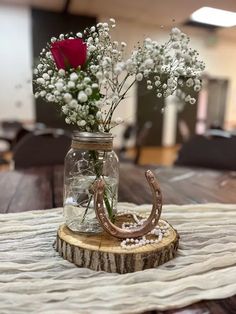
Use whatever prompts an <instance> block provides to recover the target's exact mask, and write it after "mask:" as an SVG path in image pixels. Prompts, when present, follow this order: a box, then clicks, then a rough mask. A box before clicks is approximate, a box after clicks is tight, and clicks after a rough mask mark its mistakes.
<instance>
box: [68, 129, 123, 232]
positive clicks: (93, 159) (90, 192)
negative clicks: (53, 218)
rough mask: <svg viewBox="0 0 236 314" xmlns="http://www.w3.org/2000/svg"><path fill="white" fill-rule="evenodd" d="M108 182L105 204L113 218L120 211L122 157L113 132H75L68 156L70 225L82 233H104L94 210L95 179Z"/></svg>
mask: <svg viewBox="0 0 236 314" xmlns="http://www.w3.org/2000/svg"><path fill="white" fill-rule="evenodd" d="M98 178H102V179H103V180H104V182H105V189H104V196H103V199H104V204H103V205H104V207H105V208H106V213H107V215H108V216H109V218H110V219H112V218H113V216H114V214H115V213H116V211H117V201H118V183H119V161H118V157H117V155H116V153H115V152H114V151H113V136H112V134H110V133H89V132H74V134H73V139H72V144H71V149H70V150H69V151H68V153H67V155H66V157H65V172H64V217H65V223H66V225H67V227H68V228H69V229H71V230H72V231H75V232H79V233H87V234H95V233H100V232H101V231H102V228H101V226H100V224H99V221H98V220H97V218H96V214H95V210H94V189H95V182H96V180H97V179H98Z"/></svg>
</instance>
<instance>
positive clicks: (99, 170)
mask: <svg viewBox="0 0 236 314" xmlns="http://www.w3.org/2000/svg"><path fill="white" fill-rule="evenodd" d="M90 155H91V157H92V159H93V162H94V171H95V174H96V179H98V178H100V177H101V176H102V165H99V163H98V153H97V152H96V151H94V150H91V151H90ZM103 199H104V203H105V206H106V209H107V213H108V216H109V218H110V219H111V220H112V219H113V214H112V207H111V205H110V203H109V200H108V196H107V187H106V184H105V190H104V194H103ZM89 203H90V202H89Z"/></svg>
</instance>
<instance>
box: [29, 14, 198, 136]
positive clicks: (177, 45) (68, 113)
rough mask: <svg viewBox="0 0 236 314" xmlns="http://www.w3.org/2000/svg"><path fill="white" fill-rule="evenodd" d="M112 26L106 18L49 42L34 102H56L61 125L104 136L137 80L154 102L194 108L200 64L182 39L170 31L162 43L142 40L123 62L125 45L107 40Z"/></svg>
mask: <svg viewBox="0 0 236 314" xmlns="http://www.w3.org/2000/svg"><path fill="white" fill-rule="evenodd" d="M115 26H116V25H115V20H114V19H110V21H109V23H98V24H97V25H96V27H95V26H93V27H91V28H87V29H85V31H84V32H83V33H80V32H79V33H77V34H75V35H74V34H72V33H70V34H65V35H64V34H61V35H60V36H59V38H55V37H53V38H51V43H48V44H47V47H46V48H45V49H43V50H42V52H41V53H40V63H39V64H38V66H37V67H36V68H35V70H34V75H35V79H34V83H35V97H42V98H44V99H45V100H47V101H49V102H54V103H57V104H58V105H59V106H60V107H61V110H62V113H63V114H64V115H65V121H66V123H68V124H74V125H77V127H78V129H79V130H80V131H87V132H98V131H99V132H110V130H111V129H112V128H113V127H114V126H116V125H117V124H120V123H122V119H121V118H118V119H116V120H115V121H113V114H114V112H115V110H116V108H117V106H118V105H119V104H120V102H121V101H122V100H123V99H124V98H125V97H126V96H127V93H128V91H129V90H130V88H131V87H132V86H133V85H134V84H135V83H136V82H138V81H142V80H145V81H146V83H147V89H148V90H154V92H155V93H156V96H157V97H168V96H170V95H176V96H178V97H180V98H181V99H182V100H183V101H185V102H187V103H190V104H194V103H195V101H196V100H195V99H194V98H193V97H192V96H191V92H193V91H196V92H198V91H199V90H200V89H201V79H200V76H201V73H202V71H203V70H204V63H203V62H202V61H200V60H199V59H198V53H197V51H196V50H194V49H192V48H190V47H189V37H188V36H187V35H185V34H184V33H182V32H181V31H180V30H179V29H178V28H173V29H172V30H171V32H170V36H169V39H168V41H167V42H166V43H164V44H159V43H157V42H156V41H153V40H151V39H150V38H146V39H145V40H144V41H143V42H142V43H138V44H137V46H136V47H135V48H134V49H133V51H132V52H131V55H130V56H129V57H128V58H126V43H125V42H121V43H118V42H117V41H112V38H111V34H110V33H111V30H112V28H114V27H115ZM184 85H185V86H186V87H187V88H188V89H189V94H186V93H184V92H183V91H182V87H183V86H184Z"/></svg>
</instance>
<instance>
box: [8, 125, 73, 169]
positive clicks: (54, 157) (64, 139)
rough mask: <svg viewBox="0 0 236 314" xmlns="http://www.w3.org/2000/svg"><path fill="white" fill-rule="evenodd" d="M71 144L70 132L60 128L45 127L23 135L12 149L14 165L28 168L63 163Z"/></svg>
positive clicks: (17, 167)
mask: <svg viewBox="0 0 236 314" xmlns="http://www.w3.org/2000/svg"><path fill="white" fill-rule="evenodd" d="M70 144H71V134H70V133H68V132H65V131H64V130H61V129H50V130H49V129H48V130H47V129H45V130H38V131H34V132H33V133H30V134H27V135H25V136H24V137H23V138H22V139H21V140H20V141H19V142H18V143H17V144H16V146H15V147H14V149H13V161H14V167H15V168H16V169H19V168H29V167H35V166H49V165H56V164H63V163H64V158H65V155H66V153H67V151H68V149H69V147H70Z"/></svg>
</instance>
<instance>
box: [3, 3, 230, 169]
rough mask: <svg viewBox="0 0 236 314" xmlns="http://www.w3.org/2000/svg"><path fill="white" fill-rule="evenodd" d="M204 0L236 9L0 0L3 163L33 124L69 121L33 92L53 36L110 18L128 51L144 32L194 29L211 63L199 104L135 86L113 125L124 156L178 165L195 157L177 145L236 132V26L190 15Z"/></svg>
mask: <svg viewBox="0 0 236 314" xmlns="http://www.w3.org/2000/svg"><path fill="white" fill-rule="evenodd" d="M205 6H209V7H214V8H218V9H223V10H228V11H232V12H236V1H235V0H224V1H220V0H210V1H203V0H198V1H195V0H180V1H171V0H165V1H163V0H155V1H154V0H145V1H143V0H129V1H127V0H99V1H98V0H5V1H3V0H0V43H1V48H0V64H1V67H0V68H1V72H0V95H1V97H0V124H1V127H0V139H1V141H0V157H1V164H2V165H3V166H2V167H8V166H9V162H10V161H11V159H12V156H13V155H12V152H13V153H14V149H15V147H17V146H16V145H18V142H19V141H20V140H22V138H23V137H24V136H25V135H26V134H28V133H29V132H32V130H33V131H35V130H38V131H40V130H43V129H51V130H55V129H56V130H58V129H59V130H64V129H66V128H67V126H66V124H65V123H64V119H63V117H61V115H60V112H59V111H58V109H57V108H56V107H55V106H54V105H53V104H51V103H44V102H43V101H42V100H40V99H37V100H35V99H34V97H33V93H32V69H33V66H34V64H36V63H37V57H38V55H39V53H40V51H41V50H42V48H44V47H45V45H46V43H47V42H48V41H49V40H50V38H51V37H52V36H58V35H59V34H61V33H66V32H69V31H72V32H78V31H82V30H83V29H84V28H85V27H87V26H92V25H95V24H96V23H97V22H99V21H106V20H108V19H109V18H111V17H113V18H115V19H116V24H117V27H116V28H115V29H114V31H113V39H114V40H118V41H125V42H126V43H127V46H128V51H127V52H129V50H132V49H133V47H134V45H135V43H137V41H141V40H143V39H144V38H145V37H150V38H152V39H154V40H157V41H159V42H162V41H165V40H166V39H167V37H168V33H169V31H170V29H171V28H172V27H179V28H181V30H182V31H184V32H186V33H187V34H188V35H189V36H190V38H191V43H190V45H191V46H192V47H193V48H195V49H197V50H198V51H199V53H200V58H201V59H202V60H203V61H204V62H205V64H206V70H205V73H204V77H203V82H204V86H203V89H202V90H201V92H200V93H198V94H196V98H197V103H196V104H195V105H189V104H188V105H186V106H183V104H181V103H178V102H177V100H176V99H175V98H168V99H167V100H165V103H164V100H162V99H157V98H156V97H155V95H153V94H152V93H151V92H148V91H147V90H146V87H145V86H144V85H143V84H139V85H136V86H134V88H133V89H132V90H131V92H130V94H129V97H127V98H126V99H125V101H124V102H123V104H122V105H121V106H119V107H118V110H117V112H116V116H120V117H122V118H124V123H123V124H122V125H120V126H118V127H117V128H116V129H114V133H115V134H116V138H115V147H116V149H117V151H118V152H119V154H120V158H121V159H122V160H130V161H131V162H135V163H138V164H158V165H172V164H173V163H174V162H175V161H176V160H177V163H178V162H179V164H181V163H183V164H184V163H186V164H188V162H186V161H185V162H182V161H183V159H184V158H182V159H181V158H180V157H181V156H180V157H178V152H179V151H181V149H182V153H183V149H184V151H185V145H190V144H189V141H190V139H193V138H194V139H195V138H196V137H197V139H199V138H201V139H202V138H204V139H207V140H209V138H211V139H212V138H217V141H218V139H219V138H222V139H223V140H225V139H229V138H230V140H232V138H235V134H236V133H235V131H236V58H235V56H236V26H231V27H223V26H216V25H209V24H206V23H198V22H196V21H193V20H191V14H192V13H193V12H194V11H196V10H198V9H199V8H201V7H205ZM235 24H236V22H235ZM163 106H165V110H162V108H163ZM69 131H70V130H67V131H66V132H69ZM57 132H58V131H57ZM61 132H63V131H61ZM57 134H58V133H57ZM217 143H218V142H217ZM222 143H223V142H221V144H222ZM227 143H228V142H227ZM197 145H200V144H199V143H198V144H196V145H195V144H194V147H195V148H196V151H198V152H199V150H203V151H204V150H206V147H208V146H209V145H208V142H207V144H206V146H204V147H203V148H201V146H199V147H198V146H197ZM217 145H218V144H217ZM227 145H228V144H227ZM230 145H233V146H230V148H229V150H230V151H232V150H235V147H236V144H235V142H233V144H230ZM222 147H223V146H220V148H219V150H221V151H222V149H223V148H222ZM189 149H190V148H189ZM187 150H188V149H187ZM223 150H224V149H223ZM191 151H192V152H193V150H192V148H191ZM183 154H184V153H183ZM196 154H197V153H195V152H194V153H193V155H194V156H195V155H196ZM209 154H212V151H209V152H208V156H209ZM219 158H221V157H219ZM222 158H223V157H222ZM207 162H208V164H209V163H210V164H211V161H209V160H208V161H207ZM190 164H191V163H190ZM193 165H194V164H193ZM197 166H198V164H197ZM200 166H204V163H203V165H202V164H200ZM225 167H227V165H226V166H225V165H224V166H223V168H225ZM234 167H235V168H236V166H235V162H234V165H233V168H234ZM221 168H222V167H221Z"/></svg>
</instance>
